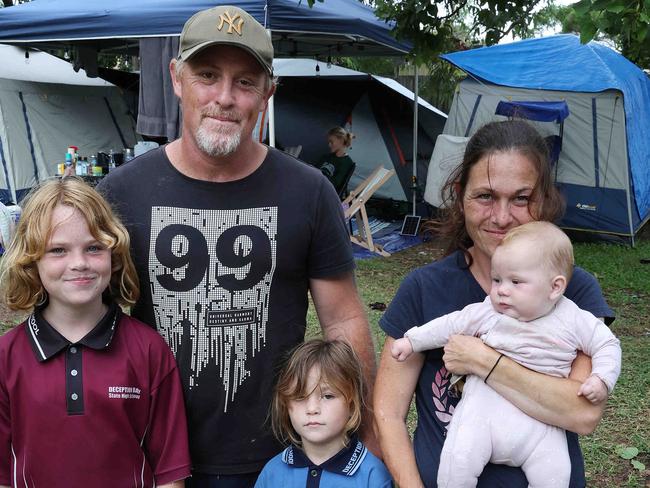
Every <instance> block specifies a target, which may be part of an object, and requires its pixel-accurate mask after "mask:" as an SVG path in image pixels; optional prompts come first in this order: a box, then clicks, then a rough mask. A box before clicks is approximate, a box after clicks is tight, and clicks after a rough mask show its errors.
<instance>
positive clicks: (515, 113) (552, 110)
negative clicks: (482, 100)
mask: <svg viewBox="0 0 650 488" xmlns="http://www.w3.org/2000/svg"><path fill="white" fill-rule="evenodd" d="M494 113H495V114H497V115H504V116H506V117H520V118H523V119H528V120H536V121H538V122H557V123H558V124H559V123H560V122H562V121H563V120H564V119H566V118H567V117H568V116H569V107H568V106H567V104H566V102H541V101H535V102H506V101H501V102H499V104H498V105H497V109H496V111H495V112H494Z"/></svg>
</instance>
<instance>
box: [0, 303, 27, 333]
mask: <svg viewBox="0 0 650 488" xmlns="http://www.w3.org/2000/svg"><path fill="white" fill-rule="evenodd" d="M26 316H27V314H26V313H25V312H12V311H11V310H9V309H8V308H7V307H6V305H5V304H4V303H2V302H0V334H4V332H5V331H6V330H7V329H9V328H11V327H13V326H15V325H18V324H19V323H21V322H22V321H23V320H24V319H25V317H26Z"/></svg>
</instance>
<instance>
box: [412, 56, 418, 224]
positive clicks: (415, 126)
mask: <svg viewBox="0 0 650 488" xmlns="http://www.w3.org/2000/svg"><path fill="white" fill-rule="evenodd" d="M413 69H414V70H415V76H414V77H413V88H414V89H413V93H414V97H413V178H412V184H413V215H415V204H416V200H417V194H418V190H417V188H418V98H419V96H418V84H419V80H418V65H417V63H416V62H415V60H414V61H413Z"/></svg>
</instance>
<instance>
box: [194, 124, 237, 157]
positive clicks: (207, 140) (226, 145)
mask: <svg viewBox="0 0 650 488" xmlns="http://www.w3.org/2000/svg"><path fill="white" fill-rule="evenodd" d="M240 142H241V132H239V131H237V132H235V133H234V134H228V133H224V132H215V131H211V130H208V129H206V128H205V127H204V126H203V125H199V128H198V129H197V130H196V143H197V145H198V146H199V149H201V151H203V152H204V153H206V154H207V155H208V156H210V157H213V158H218V157H223V156H228V155H230V154H232V153H234V152H235V151H236V150H237V148H238V147H239V144H240Z"/></svg>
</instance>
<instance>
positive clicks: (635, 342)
mask: <svg viewBox="0 0 650 488" xmlns="http://www.w3.org/2000/svg"><path fill="white" fill-rule="evenodd" d="M440 252H441V250H440V249H438V248H437V247H436V246H435V245H434V244H432V243H429V244H426V245H423V246H419V247H415V248H411V249H408V250H406V251H403V252H400V253H396V254H394V255H393V256H390V257H389V258H376V259H369V260H363V261H359V262H358V263H357V272H356V274H357V284H358V287H359V292H360V294H361V298H362V301H363V303H364V304H365V305H366V310H367V312H368V316H369V321H370V325H371V329H372V334H373V338H374V341H375V346H376V348H377V352H379V351H380V350H381V348H382V346H383V343H384V333H383V332H382V331H381V329H380V328H379V326H378V321H379V319H380V317H381V314H382V313H383V312H382V311H381V310H375V309H373V307H371V306H370V305H371V304H382V303H383V304H386V305H388V304H389V303H390V301H391V299H392V298H393V296H394V295H395V292H396V291H397V288H398V287H399V284H400V283H401V281H402V280H403V278H404V277H405V276H406V274H407V273H408V272H409V271H411V270H412V269H413V268H415V267H417V266H422V265H424V264H427V263H430V262H431V261H433V260H434V259H435V258H436V257H437V256H439V254H440ZM575 256H576V262H577V264H578V265H580V266H582V267H583V268H585V269H587V270H588V271H590V272H592V273H593V274H594V275H596V277H597V278H598V280H599V282H600V284H601V286H602V288H603V292H604V294H605V297H606V298H607V300H608V302H609V304H610V306H611V307H612V308H613V309H614V310H615V311H616V315H617V319H616V321H615V322H614V324H613V325H612V330H613V331H614V333H615V334H616V335H617V336H618V337H619V339H620V340H621V344H622V348H623V367H622V373H621V376H620V378H619V381H618V384H617V386H616V389H615V390H614V393H613V394H612V396H611V398H610V399H609V401H608V404H607V409H606V411H605V415H604V417H603V420H602V422H601V423H600V425H599V427H598V429H596V431H595V432H594V433H593V434H591V435H589V436H584V437H581V445H582V449H583V452H584V457H585V465H586V472H587V486H589V487H590V488H591V487H594V488H612V487H616V488H618V487H635V488H636V487H638V488H642V487H650V359H649V358H650V264H641V263H640V260H641V259H650V239H649V238H648V237H646V238H645V239H644V240H641V241H640V242H637V246H636V248H634V249H632V248H630V247H625V246H617V245H612V244H582V243H577V244H575ZM16 320H17V319H16V318H15V317H12V316H10V315H6V314H4V315H0V330H2V329H4V328H6V327H9V326H10V325H13V324H14V323H15V321H16ZM9 322H11V323H9ZM308 323H309V326H308V333H307V335H308V337H317V336H319V335H320V329H319V327H318V320H317V318H316V315H315V313H314V310H313V307H310V310H309V316H308ZM415 422H416V415H415V412H414V411H413V410H412V411H411V413H410V415H409V419H408V424H409V427H410V428H411V429H412V428H413V427H414V425H415ZM621 445H622V446H626V447H634V448H637V449H638V450H639V454H638V455H637V456H636V457H635V458H634V459H635V460H636V461H638V462H641V463H643V464H645V466H646V470H645V471H640V470H639V469H636V468H634V467H633V466H632V463H631V461H630V460H626V459H623V458H622V457H621V456H620V455H619V454H618V453H617V448H618V446H621Z"/></svg>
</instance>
